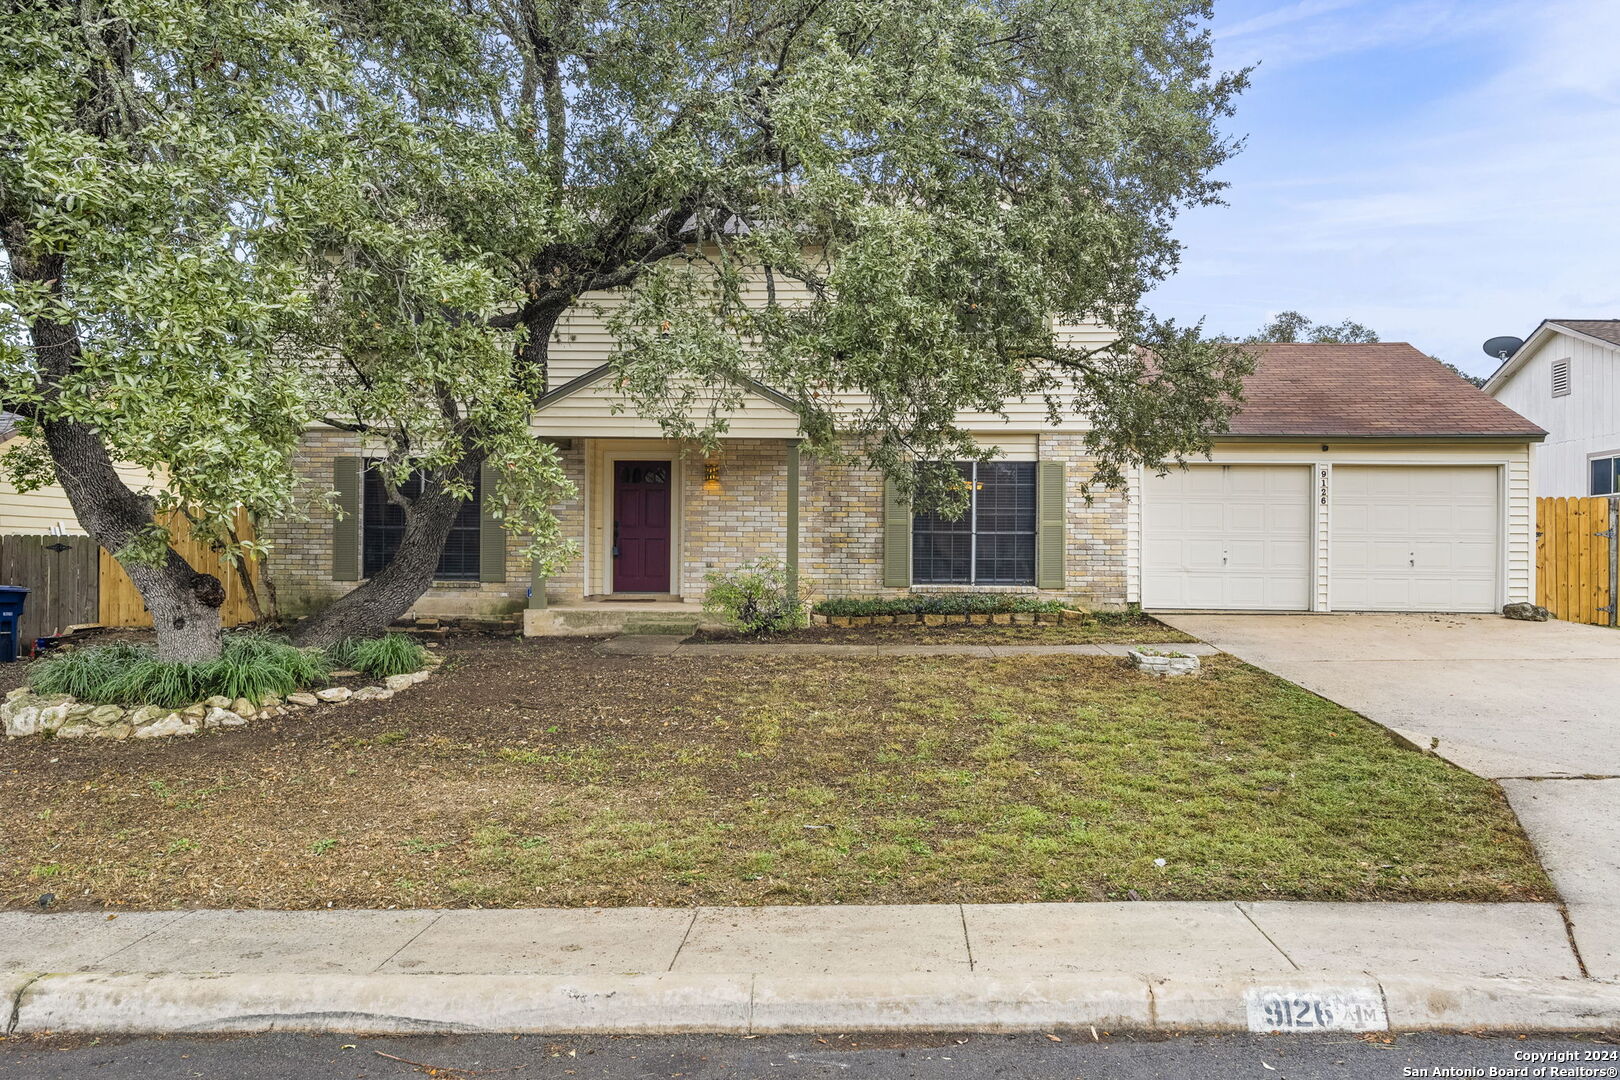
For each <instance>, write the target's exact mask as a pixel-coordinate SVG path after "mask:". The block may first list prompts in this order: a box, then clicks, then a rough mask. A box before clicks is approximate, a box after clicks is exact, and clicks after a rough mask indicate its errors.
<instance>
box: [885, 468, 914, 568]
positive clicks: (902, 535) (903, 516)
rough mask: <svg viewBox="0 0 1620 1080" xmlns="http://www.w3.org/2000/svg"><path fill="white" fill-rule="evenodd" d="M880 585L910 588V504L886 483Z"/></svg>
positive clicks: (890, 482) (890, 481)
mask: <svg viewBox="0 0 1620 1080" xmlns="http://www.w3.org/2000/svg"><path fill="white" fill-rule="evenodd" d="M883 584H884V585H885V586H886V587H888V588H895V589H909V588H910V587H911V504H910V503H908V502H905V501H904V500H902V499H901V498H900V492H899V490H898V489H897V488H896V487H895V484H894V481H893V480H889V479H885V480H884V481H883Z"/></svg>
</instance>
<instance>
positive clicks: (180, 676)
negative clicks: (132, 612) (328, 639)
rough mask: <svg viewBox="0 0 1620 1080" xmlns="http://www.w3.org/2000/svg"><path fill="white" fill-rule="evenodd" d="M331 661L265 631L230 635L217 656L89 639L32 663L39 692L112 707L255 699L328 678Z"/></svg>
mask: <svg viewBox="0 0 1620 1080" xmlns="http://www.w3.org/2000/svg"><path fill="white" fill-rule="evenodd" d="M330 671H331V661H330V659H329V658H328V657H327V655H326V654H325V653H324V652H322V651H320V650H319V649H298V648H294V647H293V646H292V645H289V644H288V643H287V642H285V641H282V640H280V639H278V638H273V637H270V636H269V635H267V634H258V633H248V634H228V635H226V637H225V642H224V647H223V648H222V649H221V651H220V655H219V658H218V659H217V660H208V661H205V662H203V663H200V664H184V663H171V662H168V661H162V660H159V659H157V656H156V654H155V652H154V650H153V648H152V646H150V645H128V644H114V645H91V646H87V647H85V648H81V649H73V650H72V651H70V652H63V653H58V654H57V655H55V656H51V657H48V658H46V659H44V660H40V661H38V662H37V663H35V664H33V665H32V666H30V667H29V669H28V683H29V685H30V686H31V687H33V689H34V690H35V691H36V692H38V693H41V694H71V695H72V696H73V697H75V698H78V699H79V700H80V701H85V702H92V703H95V704H108V705H159V706H162V707H164V708H168V709H178V708H183V707H184V706H186V705H190V704H192V703H194V702H198V701H202V700H204V699H206V698H211V697H216V696H218V697H228V698H232V699H235V698H239V697H241V698H247V699H248V700H249V701H252V702H254V703H258V702H261V701H263V700H264V699H265V698H267V697H269V696H271V695H277V696H282V695H286V694H290V693H292V692H293V691H295V690H298V689H301V688H303V687H306V686H309V685H311V684H313V683H318V682H321V681H322V680H324V679H325V678H326V677H327V675H328V674H329V673H330Z"/></svg>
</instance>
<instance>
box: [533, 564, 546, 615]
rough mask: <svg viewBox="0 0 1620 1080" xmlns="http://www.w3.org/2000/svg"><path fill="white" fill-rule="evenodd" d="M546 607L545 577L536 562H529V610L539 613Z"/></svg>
mask: <svg viewBox="0 0 1620 1080" xmlns="http://www.w3.org/2000/svg"><path fill="white" fill-rule="evenodd" d="M545 606H546V576H545V575H544V574H542V573H541V572H540V564H539V562H537V561H533V560H531V561H530V562H529V610H530V611H541V610H543V609H544V608H545Z"/></svg>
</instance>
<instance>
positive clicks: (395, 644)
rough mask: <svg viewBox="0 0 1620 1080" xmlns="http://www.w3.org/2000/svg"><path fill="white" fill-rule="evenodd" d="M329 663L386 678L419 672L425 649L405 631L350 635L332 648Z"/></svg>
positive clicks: (425, 661) (424, 660)
mask: <svg viewBox="0 0 1620 1080" xmlns="http://www.w3.org/2000/svg"><path fill="white" fill-rule="evenodd" d="M332 662H333V663H335V664H341V665H343V666H344V667H351V668H354V669H355V670H356V671H363V672H365V673H366V674H367V675H371V676H374V677H376V678H379V679H386V678H387V677H388V676H390V675H409V674H410V673H411V672H413V671H421V670H422V669H423V668H424V667H426V666H427V650H426V649H424V648H422V646H421V645H420V644H418V643H417V642H415V641H412V640H411V639H410V638H408V637H406V636H405V635H404V634H385V635H383V636H382V637H380V638H349V639H348V640H347V641H343V642H339V643H338V644H337V645H336V646H335V647H334V648H333V649H332Z"/></svg>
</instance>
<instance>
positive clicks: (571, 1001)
mask: <svg viewBox="0 0 1620 1080" xmlns="http://www.w3.org/2000/svg"><path fill="white" fill-rule="evenodd" d="M0 988H4V989H5V990H6V991H7V993H8V997H9V999H10V1003H11V1004H12V1006H13V1007H12V1017H13V1018H14V1021H15V1024H14V1027H13V1028H12V1030H13V1031H14V1032H15V1033H19V1034H23V1033H35V1032H44V1031H55V1032H64V1033H97V1034H114V1033H118V1034H183V1033H190V1034H200V1033H211V1032H238V1033H241V1032H263V1031H318V1032H354V1033H395V1034H398V1033H430V1032H431V1033H465V1032H507V1033H552V1034H614V1035H630V1034H637V1035H646V1034H669V1033H678V1032H707V1033H716V1034H735V1035H741V1034H777V1033H780V1034H789V1033H799V1032H811V1031H940V1030H946V1031H964V1032H967V1031H973V1032H1023V1031H1051V1030H1054V1029H1081V1030H1084V1029H1087V1028H1092V1027H1095V1028H1096V1029H1098V1030H1099V1031H1142V1030H1154V1029H1158V1030H1166V1031H1211V1032H1221V1031H1271V1030H1286V1031H1295V1032H1308V1031H1385V1030H1393V1031H1421V1030H1437V1031H1516V1032H1517V1031H1587V1032H1591V1031H1614V1030H1620V983H1612V982H1601V981H1597V980H1591V979H1551V978H1544V979H1509V978H1485V977H1478V976H1469V975H1457V974H1436V975H1433V976H1429V977H1422V976H1412V975H1395V976H1386V977H1379V976H1376V975H1372V974H1367V973H1361V972H1346V973H1306V972H1298V973H1294V974H1285V975H1275V976H1272V975H1266V976H1262V975H1254V976H1220V977H1163V978H1152V979H1149V978H1146V977H1143V976H1135V975H1123V974H1120V973H1117V972H1105V973H1095V974H1086V973H1056V974H1030V975H1022V974H1001V975H995V974H989V973H982V972H977V973H963V974H931V973H904V974H891V975H885V974H876V973H852V974H846V975H814V974H803V975H793V974H788V975H747V974H738V975H724V974H680V973H672V974H661V975H590V976H519V975H409V974H407V975H393V974H389V975H305V974H269V975H242V974H235V975H206V974H203V975H197V974H118V975H110V974H78V973H75V974H48V975H42V976H40V977H38V978H33V977H30V976H22V977H13V976H12V975H11V974H5V975H0ZM1280 1017H1285V1018H1286V1022H1285V1023H1284V1022H1279V1018H1280Z"/></svg>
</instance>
